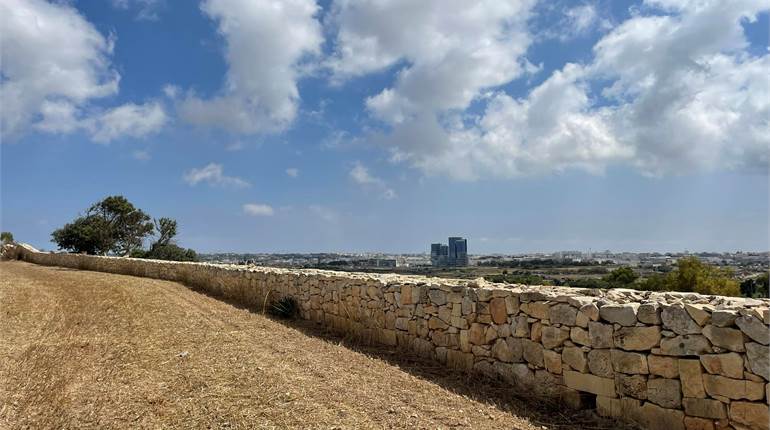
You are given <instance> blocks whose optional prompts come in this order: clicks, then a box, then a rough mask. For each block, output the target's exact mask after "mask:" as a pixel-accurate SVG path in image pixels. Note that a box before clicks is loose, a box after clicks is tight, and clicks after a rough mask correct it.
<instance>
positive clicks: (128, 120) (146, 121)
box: [85, 102, 168, 143]
mask: <svg viewBox="0 0 770 430" xmlns="http://www.w3.org/2000/svg"><path fill="white" fill-rule="evenodd" d="M167 120H168V117H167V116H166V112H165V110H163V107H162V106H161V105H160V104H159V103H155V102H153V103H147V104H143V105H137V104H134V103H126V104H124V105H122V106H118V107H116V108H112V109H108V110H107V111H105V112H102V113H100V114H98V115H95V116H94V117H93V118H91V119H88V120H86V121H85V127H86V128H87V129H88V130H89V132H90V133H91V138H92V139H93V140H94V141H96V142H100V143H106V142H109V141H111V140H114V139H117V138H120V137H124V136H130V137H135V138H140V137H144V136H147V135H149V134H152V133H156V132H158V131H160V130H161V129H162V128H163V126H164V125H166V122H167Z"/></svg>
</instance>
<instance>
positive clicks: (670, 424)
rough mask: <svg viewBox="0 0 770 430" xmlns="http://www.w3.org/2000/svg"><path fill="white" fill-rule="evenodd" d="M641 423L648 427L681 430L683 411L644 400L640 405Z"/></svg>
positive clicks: (682, 427) (682, 426)
mask: <svg viewBox="0 0 770 430" xmlns="http://www.w3.org/2000/svg"><path fill="white" fill-rule="evenodd" d="M641 414H642V419H643V421H642V424H643V425H644V426H645V427H646V428H649V429H664V430H683V429H684V412H682V411H680V410H676V409H666V408H662V407H660V406H658V405H656V404H653V403H650V402H646V403H645V404H644V405H643V406H642V413H641Z"/></svg>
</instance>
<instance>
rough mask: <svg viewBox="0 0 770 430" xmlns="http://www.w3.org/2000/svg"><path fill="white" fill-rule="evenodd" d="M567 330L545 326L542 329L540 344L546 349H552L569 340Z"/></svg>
mask: <svg viewBox="0 0 770 430" xmlns="http://www.w3.org/2000/svg"><path fill="white" fill-rule="evenodd" d="M569 333H570V331H569V329H568V328H565V327H553V326H546V327H543V328H542V331H541V334H540V342H541V343H542V344H543V346H544V347H545V348H547V349H554V348H556V347H558V346H561V345H562V344H564V341H565V340H567V339H569Z"/></svg>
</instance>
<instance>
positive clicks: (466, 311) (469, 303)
mask: <svg viewBox="0 0 770 430" xmlns="http://www.w3.org/2000/svg"><path fill="white" fill-rule="evenodd" d="M460 305H461V306H462V311H463V315H470V314H472V313H474V312H476V303H474V302H473V300H472V299H471V298H470V297H468V296H465V297H463V301H462V303H460Z"/></svg>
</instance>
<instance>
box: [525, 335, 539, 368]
mask: <svg viewBox="0 0 770 430" xmlns="http://www.w3.org/2000/svg"><path fill="white" fill-rule="evenodd" d="M521 347H522V354H523V356H524V359H525V360H527V362H529V363H531V364H534V365H535V366H539V367H543V345H541V344H539V343H537V342H532V341H531V340H528V339H523V340H522V341H521Z"/></svg>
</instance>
